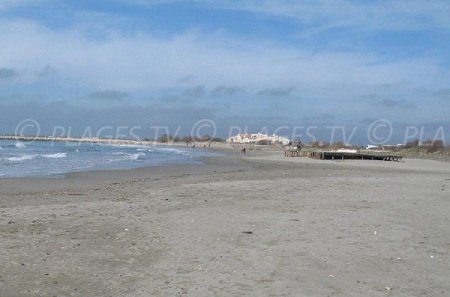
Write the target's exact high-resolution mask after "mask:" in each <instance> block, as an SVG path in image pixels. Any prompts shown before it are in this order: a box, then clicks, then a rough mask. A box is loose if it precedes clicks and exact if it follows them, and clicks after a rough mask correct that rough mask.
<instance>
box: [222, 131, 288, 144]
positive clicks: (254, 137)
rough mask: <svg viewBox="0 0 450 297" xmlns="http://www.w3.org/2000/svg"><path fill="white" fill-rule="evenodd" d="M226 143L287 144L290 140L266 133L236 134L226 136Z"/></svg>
mask: <svg viewBox="0 0 450 297" xmlns="http://www.w3.org/2000/svg"><path fill="white" fill-rule="evenodd" d="M227 142H228V143H236V144H258V143H264V142H266V143H269V144H272V143H281V144H282V145H288V144H289V142H290V140H289V139H288V138H286V137H283V136H279V135H275V134H273V135H272V136H269V135H267V134H262V133H257V134H238V135H236V136H231V137H228V138H227Z"/></svg>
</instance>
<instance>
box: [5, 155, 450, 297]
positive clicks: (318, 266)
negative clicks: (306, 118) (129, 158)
mask: <svg viewBox="0 0 450 297" xmlns="http://www.w3.org/2000/svg"><path fill="white" fill-rule="evenodd" d="M205 162H206V164H204V165H183V166H179V165H178V166H167V167H153V168H140V169H133V170H125V171H103V172H89V173H76V174H69V175H67V176H66V177H65V178H64V179H14V180H0V296H2V297H3V296H4V297H16V296H83V297H84V296H97V297H100V296H308V297H309V296H346V297H348V296H448V292H450V283H449V281H448V280H449V279H450V270H449V263H450V214H449V213H450V212H449V210H450V195H449V193H450V164H449V163H444V162H436V161H426V160H409V159H407V160H404V161H402V162H382V161H321V160H311V159H305V158H285V157H283V154H282V153H281V152H253V151H250V152H249V153H248V155H247V156H240V155H239V154H237V153H235V152H230V153H228V154H227V155H226V156H223V157H214V158H209V159H207V160H205Z"/></svg>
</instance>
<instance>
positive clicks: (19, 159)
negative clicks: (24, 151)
mask: <svg viewBox="0 0 450 297" xmlns="http://www.w3.org/2000/svg"><path fill="white" fill-rule="evenodd" d="M36 157H37V155H23V156H20V157H10V158H5V159H6V160H8V161H10V162H23V161H28V160H33V159H34V158H36Z"/></svg>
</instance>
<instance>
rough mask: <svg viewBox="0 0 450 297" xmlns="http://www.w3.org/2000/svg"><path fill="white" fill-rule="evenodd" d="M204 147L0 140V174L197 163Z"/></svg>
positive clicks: (52, 174) (29, 174)
mask: <svg viewBox="0 0 450 297" xmlns="http://www.w3.org/2000/svg"><path fill="white" fill-rule="evenodd" d="M214 155H218V154H217V153H215V152H212V151H210V150H206V149H192V148H178V147H177V148H174V147H165V146H145V145H109V144H93V143H64V142H16V141H0V178H12V177H62V176H63V175H64V174H65V173H69V172H80V171H91V170H110V169H132V168H138V167H144V166H158V165H169V164H200V163H201V158H202V157H205V156H214Z"/></svg>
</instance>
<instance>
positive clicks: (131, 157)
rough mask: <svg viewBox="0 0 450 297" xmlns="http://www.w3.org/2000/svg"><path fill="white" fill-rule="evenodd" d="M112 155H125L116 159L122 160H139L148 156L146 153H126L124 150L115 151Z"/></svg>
mask: <svg viewBox="0 0 450 297" xmlns="http://www.w3.org/2000/svg"><path fill="white" fill-rule="evenodd" d="M112 155H114V156H122V157H123V158H122V159H120V160H116V161H122V160H131V161H137V160H142V159H144V158H145V156H146V155H145V153H136V154H128V153H124V152H115V153H112Z"/></svg>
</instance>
